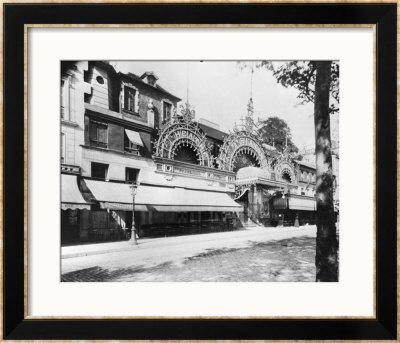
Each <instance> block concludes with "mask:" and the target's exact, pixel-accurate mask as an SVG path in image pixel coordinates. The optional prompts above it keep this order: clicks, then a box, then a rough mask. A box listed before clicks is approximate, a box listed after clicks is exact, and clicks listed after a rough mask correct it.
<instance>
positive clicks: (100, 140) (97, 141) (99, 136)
mask: <svg viewBox="0 0 400 343" xmlns="http://www.w3.org/2000/svg"><path fill="white" fill-rule="evenodd" d="M107 129H108V125H107V124H106V123H101V122H98V121H94V120H90V122H89V139H90V146H96V147H100V148H107V141H108V139H107Z"/></svg>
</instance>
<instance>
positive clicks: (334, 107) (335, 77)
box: [239, 61, 340, 113]
mask: <svg viewBox="0 0 400 343" xmlns="http://www.w3.org/2000/svg"><path fill="white" fill-rule="evenodd" d="M254 66H255V67H256V68H266V69H268V70H270V71H271V72H272V75H273V76H274V77H275V79H276V81H277V82H278V83H280V84H281V85H282V86H284V87H286V88H287V87H293V88H295V89H297V90H298V91H299V94H298V96H297V97H298V98H299V99H300V103H301V104H304V103H307V102H314V98H315V75H316V61H290V62H271V61H260V62H257V63H255V65H253V64H251V65H249V64H248V63H246V62H239V68H241V69H243V68H253V67H254ZM339 71H340V68H339V63H338V62H335V61H333V62H332V64H331V83H330V89H329V91H330V103H331V104H330V107H329V111H330V113H335V112H337V111H339Z"/></svg>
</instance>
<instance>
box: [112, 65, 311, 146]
mask: <svg viewBox="0 0 400 343" xmlns="http://www.w3.org/2000/svg"><path fill="white" fill-rule="evenodd" d="M111 64H112V65H113V66H114V67H115V69H116V70H117V71H121V72H124V73H127V72H132V73H134V74H137V75H139V76H140V75H142V74H143V73H144V72H146V71H153V72H154V73H155V74H156V75H157V76H158V78H159V79H158V81H157V82H158V84H159V85H160V86H162V87H163V88H165V89H166V90H167V91H168V92H170V93H172V94H174V95H176V96H177V97H179V98H181V99H182V100H183V101H182V102H181V104H183V103H184V102H186V99H187V96H188V99H189V103H190V104H191V105H192V106H193V107H194V109H195V112H196V120H199V119H200V118H204V119H207V120H209V121H211V122H213V123H216V124H218V125H219V126H220V129H221V130H223V131H226V132H228V131H229V130H232V128H233V126H234V124H235V123H240V118H241V117H242V116H244V115H245V114H246V112H247V103H248V101H249V98H250V94H251V89H252V98H253V103H254V114H255V115H254V116H255V119H256V120H257V117H259V118H260V119H262V118H264V119H265V118H267V117H271V116H277V117H279V118H282V119H284V120H285V121H286V122H287V123H288V125H289V127H290V130H291V132H292V140H293V142H294V143H295V144H296V145H297V147H298V148H299V149H300V150H302V149H303V148H312V147H313V146H314V144H315V140H314V119H313V111H314V105H313V104H312V103H308V104H304V105H301V104H300V100H299V99H298V98H297V94H298V93H297V91H296V90H295V89H294V88H290V87H289V88H285V87H283V86H281V85H280V84H278V83H277V82H276V79H275V78H274V77H273V76H272V73H271V72H270V71H268V70H266V69H254V74H253V78H251V71H250V69H249V68H246V69H242V70H241V69H240V68H239V66H238V64H237V62H236V61H223V62H222V61H203V62H202V61H117V62H111ZM251 80H252V81H251ZM178 107H179V105H178Z"/></svg>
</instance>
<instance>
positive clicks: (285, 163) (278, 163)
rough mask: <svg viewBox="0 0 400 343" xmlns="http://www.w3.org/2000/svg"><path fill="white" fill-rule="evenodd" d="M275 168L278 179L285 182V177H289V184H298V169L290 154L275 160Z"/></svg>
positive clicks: (284, 154)
mask: <svg viewBox="0 0 400 343" xmlns="http://www.w3.org/2000/svg"><path fill="white" fill-rule="evenodd" d="M273 167H274V171H275V174H276V176H277V178H278V179H280V180H282V181H284V180H285V179H286V178H285V175H287V178H288V179H289V180H290V181H289V183H291V184H295V183H296V182H297V178H296V174H297V169H296V166H295V165H294V163H293V158H292V157H291V156H290V155H289V154H287V153H283V154H281V155H280V156H278V157H277V158H275V160H274V162H273Z"/></svg>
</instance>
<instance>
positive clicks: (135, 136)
mask: <svg viewBox="0 0 400 343" xmlns="http://www.w3.org/2000/svg"><path fill="white" fill-rule="evenodd" d="M125 133H126V135H127V136H128V139H129V140H130V141H131V142H132V144H136V145H140V146H144V145H143V141H142V138H140V134H139V132H136V131H132V130H128V129H125Z"/></svg>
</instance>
